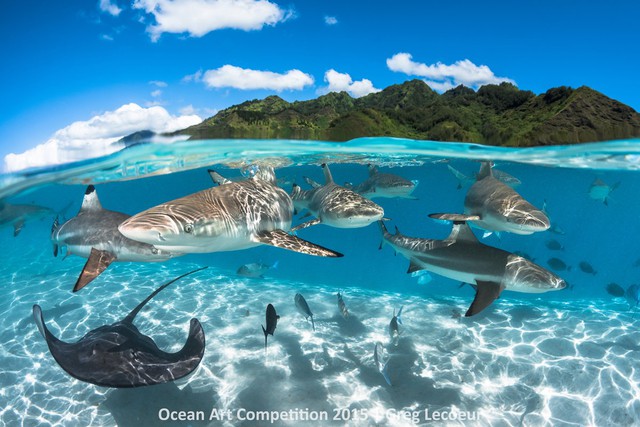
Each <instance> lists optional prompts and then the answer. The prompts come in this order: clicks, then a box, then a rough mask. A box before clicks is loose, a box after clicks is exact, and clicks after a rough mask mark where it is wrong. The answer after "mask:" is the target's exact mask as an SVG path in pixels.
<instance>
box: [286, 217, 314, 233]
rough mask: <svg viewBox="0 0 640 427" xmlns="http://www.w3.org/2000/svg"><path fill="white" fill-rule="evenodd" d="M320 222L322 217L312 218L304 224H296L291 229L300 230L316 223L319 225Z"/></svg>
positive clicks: (293, 230)
mask: <svg viewBox="0 0 640 427" xmlns="http://www.w3.org/2000/svg"><path fill="white" fill-rule="evenodd" d="M320 222H321V221H320V218H316V219H312V220H310V221H307V222H303V223H302V224H298V225H296V226H295V227H293V228H292V229H291V231H292V232H296V231H298V230H302V229H303V228H307V227H311V226H314V225H318V224H320Z"/></svg>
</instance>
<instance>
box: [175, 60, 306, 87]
mask: <svg viewBox="0 0 640 427" xmlns="http://www.w3.org/2000/svg"><path fill="white" fill-rule="evenodd" d="M189 77H190V76H187V77H185V79H187V78H189ZM193 79H194V80H195V79H200V80H202V81H203V82H204V84H205V85H207V86H208V87H210V88H223V87H231V88H235V89H242V90H251V89H271V90H275V91H278V92H280V91H283V90H300V89H303V88H304V87H305V86H307V85H312V84H313V77H311V75H309V74H306V73H303V72H302V71H300V70H289V71H287V72H286V73H284V74H279V73H274V72H272V71H260V70H251V69H248V68H240V67H235V66H233V65H223V66H222V67H220V68H216V69H215V70H208V71H206V72H205V73H204V74H202V75H198V73H196V74H195V75H194V76H193Z"/></svg>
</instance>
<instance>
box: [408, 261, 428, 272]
mask: <svg viewBox="0 0 640 427" xmlns="http://www.w3.org/2000/svg"><path fill="white" fill-rule="evenodd" d="M420 270H424V267H420V266H419V265H418V264H416V263H415V262H413V261H411V264H409V268H408V269H407V273H408V274H409V273H415V272H416V271H420Z"/></svg>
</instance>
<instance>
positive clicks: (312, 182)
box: [304, 176, 322, 188]
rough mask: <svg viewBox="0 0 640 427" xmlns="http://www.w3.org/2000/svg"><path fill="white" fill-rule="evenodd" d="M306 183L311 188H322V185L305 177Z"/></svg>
mask: <svg viewBox="0 0 640 427" xmlns="http://www.w3.org/2000/svg"><path fill="white" fill-rule="evenodd" d="M304 181H305V182H306V183H307V184H309V185H310V186H311V187H313V188H318V187H322V185H320V184H318V183H317V182H316V181H314V180H312V179H311V178H309V177H307V176H305V177H304Z"/></svg>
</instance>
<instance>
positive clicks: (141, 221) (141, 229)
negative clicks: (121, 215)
mask: <svg viewBox="0 0 640 427" xmlns="http://www.w3.org/2000/svg"><path fill="white" fill-rule="evenodd" d="M118 230H119V231H120V233H122V235H124V236H125V237H127V238H129V239H131V240H136V241H138V242H143V243H149V244H151V245H160V246H161V245H162V244H163V243H164V242H166V241H167V240H168V239H170V238H171V236H175V235H176V234H179V233H180V230H179V227H178V224H176V222H175V221H174V220H173V218H171V217H170V216H169V215H166V214H161V213H158V214H144V215H140V214H139V215H134V216H132V217H131V218H129V219H127V220H125V221H124V222H122V224H120V226H118Z"/></svg>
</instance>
